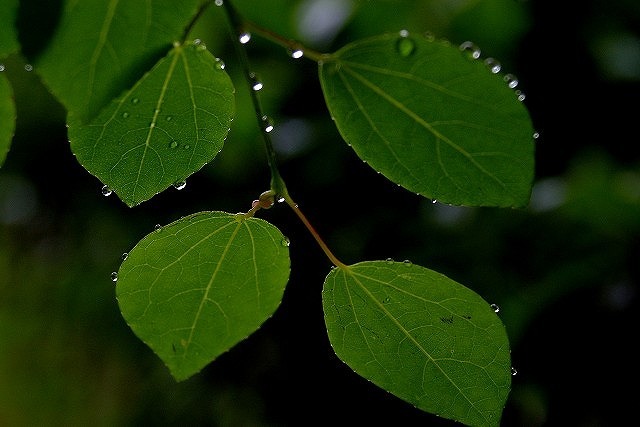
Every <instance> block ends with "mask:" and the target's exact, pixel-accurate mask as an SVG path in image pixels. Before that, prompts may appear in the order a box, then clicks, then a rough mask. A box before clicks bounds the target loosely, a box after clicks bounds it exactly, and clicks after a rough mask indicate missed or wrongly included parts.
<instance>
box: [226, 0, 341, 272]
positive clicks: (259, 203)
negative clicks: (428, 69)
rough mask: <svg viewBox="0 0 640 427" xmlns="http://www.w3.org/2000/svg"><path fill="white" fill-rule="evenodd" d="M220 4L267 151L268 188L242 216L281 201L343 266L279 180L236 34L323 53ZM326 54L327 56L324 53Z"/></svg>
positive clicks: (263, 118)
mask: <svg viewBox="0 0 640 427" xmlns="http://www.w3.org/2000/svg"><path fill="white" fill-rule="evenodd" d="M216 4H217V3H216ZM222 5H223V6H224V10H225V12H226V13H227V18H228V20H229V23H230V26H231V33H232V34H231V39H232V42H233V45H234V46H235V48H236V51H237V53H238V58H239V59H240V64H241V67H242V71H243V73H244V77H245V81H246V82H247V84H248V88H249V93H250V94H251V101H252V103H253V108H254V111H255V115H256V119H257V120H258V127H259V128H260V130H261V131H262V136H263V139H264V143H265V147H266V150H267V162H268V164H269V169H270V171H271V189H270V190H269V191H265V192H264V193H262V194H261V195H260V199H259V200H255V201H254V202H253V204H252V206H251V209H250V210H249V211H248V212H247V213H246V214H245V216H247V217H249V216H253V215H254V214H255V213H256V212H257V211H258V210H260V209H269V208H270V207H271V206H272V205H273V202H274V200H278V201H285V202H286V203H287V205H289V206H290V207H291V209H293V211H294V212H295V214H296V215H297V216H298V218H299V219H300V220H301V221H302V223H303V224H304V225H305V227H306V228H307V230H309V232H310V233H311V235H312V236H313V238H314V239H315V240H316V242H317V243H318V245H320V248H321V249H322V251H323V252H324V253H325V255H326V256H327V257H328V258H329V260H330V261H331V262H332V263H333V264H334V265H335V266H336V267H340V268H343V269H346V268H347V265H346V264H344V263H343V262H341V261H340V260H339V259H338V258H336V256H335V255H334V254H333V253H332V252H331V250H330V249H329V247H328V246H327V245H326V243H325V242H324V241H323V240H322V238H321V237H320V235H319V234H318V232H317V231H316V230H315V229H314V228H313V226H312V225H311V223H310V222H309V220H308V219H307V217H306V216H305V215H304V214H303V213H302V211H301V210H300V208H299V207H298V204H297V203H296V202H294V201H293V199H292V198H291V196H290V195H289V192H288V191H287V186H286V184H285V182H284V179H282V176H281V175H280V171H279V170H278V166H277V159H276V151H275V149H274V148H273V143H272V142H271V136H270V134H269V132H270V129H269V128H267V127H265V126H271V124H269V123H267V122H266V120H267V119H268V116H267V115H266V114H265V113H264V111H263V109H262V106H261V104H260V99H259V98H258V95H257V93H256V91H255V90H254V88H253V85H254V83H255V82H254V74H253V72H252V71H251V66H250V64H249V57H248V55H247V51H246V49H245V46H244V44H243V43H242V42H241V40H240V36H241V35H242V34H244V33H246V32H247V30H248V28H251V30H253V31H255V32H256V33H258V34H260V35H263V36H265V37H266V38H268V39H270V40H272V41H274V42H276V43H278V44H280V45H282V46H285V47H287V48H288V49H290V51H291V52H295V51H298V50H299V51H302V52H304V54H305V55H307V56H308V57H309V58H310V59H313V60H315V61H320V60H322V58H325V55H324V54H320V53H318V52H315V51H311V50H308V49H306V50H305V48H304V46H302V45H301V44H299V43H297V42H295V41H291V40H287V39H285V38H284V37H281V36H280V35H278V34H276V33H274V32H273V31H270V30H267V29H265V28H262V27H259V26H257V25H255V24H253V23H249V22H248V21H246V20H244V19H243V18H242V17H241V16H240V15H239V13H238V12H237V11H236V9H235V8H234V7H233V6H232V5H231V2H230V1H229V0H224V2H223V3H222ZM326 56H327V57H328V55H326Z"/></svg>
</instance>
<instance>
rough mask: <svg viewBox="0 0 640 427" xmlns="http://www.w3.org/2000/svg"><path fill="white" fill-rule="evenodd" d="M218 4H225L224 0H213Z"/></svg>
mask: <svg viewBox="0 0 640 427" xmlns="http://www.w3.org/2000/svg"><path fill="white" fill-rule="evenodd" d="M213 3H214V4H215V5H216V6H222V5H223V4H224V1H223V0H216V1H214V2H213Z"/></svg>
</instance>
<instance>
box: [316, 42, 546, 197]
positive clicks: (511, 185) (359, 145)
mask: <svg viewBox="0 0 640 427" xmlns="http://www.w3.org/2000/svg"><path fill="white" fill-rule="evenodd" d="M468 56H469V55H467V54H466V53H464V52H461V51H460V49H458V48H457V47H455V46H451V45H449V44H447V43H443V42H440V41H433V40H430V39H427V38H425V37H422V36H410V35H407V34H405V33H402V34H400V35H384V36H379V37H374V38H370V39H365V40H361V41H357V42H354V43H351V44H349V45H347V46H345V47H344V48H342V49H340V50H339V51H338V52H336V53H335V54H333V55H331V56H330V57H328V59H327V60H326V61H323V62H321V63H320V67H319V73H320V81H321V84H322V90H323V92H324V96H325V100H326V102H327V106H328V108H329V111H330V112H331V115H332V117H333V119H334V120H335V123H336V125H337V127H338V130H339V131H340V133H341V135H342V136H343V138H344V139H345V141H346V142H347V143H348V144H350V145H351V146H352V147H353V149H354V150H355V152H356V154H357V155H358V156H359V157H360V158H361V159H363V160H364V161H366V162H368V163H369V164H370V165H371V167H372V168H374V169H375V170H377V171H378V172H381V173H382V174H383V175H384V176H386V177H387V178H388V179H390V180H391V181H393V182H395V183H397V184H399V185H401V186H403V187H404V188H406V189H407V190H410V191H412V192H416V193H419V194H422V195H424V196H426V197H429V198H431V199H437V200H438V201H441V202H444V203H449V204H460V205H473V206H523V205H526V204H527V203H528V200H529V196H530V192H531V185H532V182H533V173H534V168H533V166H534V146H533V133H534V132H533V128H532V125H531V120H530V117H529V114H528V111H527V110H526V108H525V107H524V105H523V104H522V102H521V101H519V100H518V97H517V95H516V94H515V93H514V90H512V89H511V88H509V87H508V84H507V83H506V82H505V80H504V77H507V79H509V76H501V75H498V74H495V73H492V71H490V69H489V68H488V67H487V66H486V64H484V63H483V62H482V61H478V60H473V59H469V58H468ZM494 70H495V68H494ZM510 82H511V85H512V86H513V80H510Z"/></svg>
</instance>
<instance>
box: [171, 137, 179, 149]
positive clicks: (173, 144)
mask: <svg viewBox="0 0 640 427" xmlns="http://www.w3.org/2000/svg"><path fill="white" fill-rule="evenodd" d="M169 148H178V141H176V140H175V139H174V140H173V141H171V142H170V143H169Z"/></svg>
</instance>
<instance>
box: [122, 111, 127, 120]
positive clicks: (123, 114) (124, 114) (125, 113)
mask: <svg viewBox="0 0 640 427" xmlns="http://www.w3.org/2000/svg"><path fill="white" fill-rule="evenodd" d="M127 117H129V113H127V112H126V111H125V112H124V113H122V118H123V119H126V118H127Z"/></svg>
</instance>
